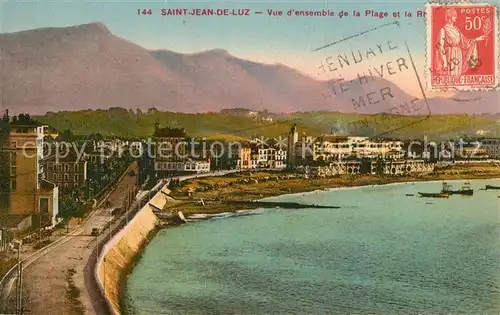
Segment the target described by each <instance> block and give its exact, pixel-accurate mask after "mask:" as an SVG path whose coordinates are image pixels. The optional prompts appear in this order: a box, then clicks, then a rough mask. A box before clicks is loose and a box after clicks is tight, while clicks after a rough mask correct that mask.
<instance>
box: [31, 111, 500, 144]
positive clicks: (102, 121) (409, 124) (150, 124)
mask: <svg viewBox="0 0 500 315" xmlns="http://www.w3.org/2000/svg"><path fill="white" fill-rule="evenodd" d="M36 119H37V120H39V121H41V122H43V123H46V124H49V125H50V126H52V127H54V128H56V129H57V130H59V131H60V132H62V131H63V130H67V129H69V130H71V131H72V132H73V133H74V134H77V135H89V134H92V133H100V134H102V135H104V136H116V137H124V138H147V137H151V136H152V134H153V132H154V125H155V123H156V122H158V123H159V124H160V126H162V127H163V126H170V127H177V128H179V127H182V128H185V129H186V131H187V133H188V135H189V136H194V137H206V138H209V139H224V140H239V139H245V138H248V137H257V136H266V137H277V136H279V135H285V134H287V132H288V131H289V129H290V125H291V124H293V123H297V127H298V131H299V132H300V133H301V134H302V133H303V132H305V133H306V134H308V135H313V136H318V135H320V134H323V133H331V132H340V133H348V134H357V135H368V136H374V135H381V134H382V135H384V136H386V137H396V138H417V137H418V138H421V137H423V136H425V135H427V136H428V137H429V138H432V139H445V138H448V137H452V136H458V135H463V134H468V135H475V134H476V132H477V131H478V130H485V131H488V133H487V134H486V135H487V136H498V129H499V127H498V123H497V122H496V120H495V119H494V118H492V117H480V116H469V115H440V116H431V117H428V118H426V117H419V116H396V115H392V116H387V115H360V114H343V113H336V112H307V113H294V114H290V115H284V116H278V117H275V121H271V122H269V121H262V120H258V119H254V118H248V117H237V116H230V115H226V114H220V113H199V114H186V113H174V112H160V111H157V110H153V109H152V110H149V111H148V112H144V113H143V112H141V111H139V110H138V111H133V110H126V109H123V108H110V109H108V110H83V111H75V112H67V111H65V112H58V113H47V114H46V115H44V116H38V117H36ZM395 129H396V130H395Z"/></svg>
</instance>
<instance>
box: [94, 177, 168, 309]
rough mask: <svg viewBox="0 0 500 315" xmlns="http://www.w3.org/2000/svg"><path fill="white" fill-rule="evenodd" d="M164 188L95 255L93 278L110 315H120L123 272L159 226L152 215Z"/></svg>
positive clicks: (161, 201) (160, 205)
mask: <svg viewBox="0 0 500 315" xmlns="http://www.w3.org/2000/svg"><path fill="white" fill-rule="evenodd" d="M166 186H167V185H165V186H164V187H162V189H160V191H158V193H156V194H155V195H154V197H153V198H151V200H149V201H148V202H147V203H146V205H145V206H144V207H143V208H141V210H139V211H138V212H137V214H136V215H135V216H134V218H133V219H132V220H130V221H129V223H128V224H127V225H126V226H125V227H123V228H122V229H121V230H120V231H119V232H118V233H117V234H115V235H114V236H113V237H112V238H111V239H110V240H109V241H108V242H107V243H106V245H104V247H103V249H102V251H101V254H100V255H99V260H98V263H97V265H96V268H95V273H96V276H95V278H96V281H97V283H98V285H99V287H100V290H101V292H102V295H103V296H104V297H105V298H106V300H107V304H108V306H109V309H110V311H111V312H112V314H121V310H120V294H121V293H122V292H121V289H122V287H123V283H122V282H123V280H124V279H123V278H124V275H125V272H126V271H127V268H128V267H129V266H130V264H131V263H132V262H133V261H134V258H135V257H136V255H137V254H139V253H140V252H141V250H142V248H143V247H144V246H145V244H146V242H147V241H148V237H149V236H150V235H151V233H153V232H154V231H156V229H157V227H158V226H159V224H160V220H159V219H158V217H157V216H156V215H155V214H154V212H153V211H155V210H157V209H155V208H160V209H162V208H163V206H164V205H165V203H166V202H167V199H166V198H165V192H167V191H168V189H167V188H166ZM162 191H163V192H162Z"/></svg>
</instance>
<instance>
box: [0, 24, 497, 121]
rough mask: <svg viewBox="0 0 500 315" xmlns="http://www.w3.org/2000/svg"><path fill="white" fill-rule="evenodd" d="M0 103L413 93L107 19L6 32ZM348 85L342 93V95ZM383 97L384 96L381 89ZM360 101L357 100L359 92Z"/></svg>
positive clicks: (202, 102)
mask: <svg viewBox="0 0 500 315" xmlns="http://www.w3.org/2000/svg"><path fill="white" fill-rule="evenodd" d="M0 53H1V54H0V57H1V59H0V69H1V70H2V71H1V74H0V79H1V81H0V91H1V97H0V102H1V103H0V108H1V109H7V108H8V109H9V110H11V111H12V112H22V111H24V112H29V113H33V114H43V113H45V112H48V111H52V112H54V111H72V110H80V109H99V108H104V109H105V108H110V107H118V106H119V107H123V108H131V109H136V108H139V109H148V108H152V107H155V108H157V109H159V110H163V111H173V112H186V113H196V112H217V111H219V110H221V109H223V108H234V107H238V108H248V109H252V110H264V109H268V110H269V111H271V112H277V113H290V112H306V111H337V112H358V113H365V114H373V113H380V112H386V111H389V109H390V108H393V107H398V106H399V105H400V104H407V103H408V102H409V101H411V100H412V99H414V97H413V96H410V95H408V94H407V93H405V92H404V91H402V90H401V89H399V88H398V87H397V86H396V85H395V84H393V83H392V82H390V81H387V80H385V79H382V78H377V79H375V78H374V80H373V81H372V82H371V83H370V84H366V85H359V84H358V85H355V84H352V86H354V88H353V89H351V91H350V94H349V93H342V94H339V93H337V95H334V94H332V89H331V84H332V82H327V81H320V80H316V79H314V78H311V77H309V76H307V75H305V74H303V73H301V72H299V71H297V70H295V69H292V68H290V67H287V66H284V65H281V64H274V65H270V64H263V63H258V62H253V61H249V60H244V59H240V58H237V57H235V56H232V55H231V54H230V53H229V52H227V51H225V50H219V49H216V50H209V51H203V52H200V53H196V54H182V53H176V52H173V51H169V50H157V51H149V50H147V49H145V48H143V47H141V46H139V45H136V44H134V43H131V42H129V41H127V40H125V39H122V38H120V37H118V36H115V35H113V34H112V33H111V32H110V30H109V29H108V28H107V27H106V26H105V25H103V24H102V23H91V24H84V25H78V26H72V27H62V28H40V29H35V30H28V31H22V32H16V33H5V34H0ZM384 88H386V89H387V88H389V89H390V91H391V94H392V95H393V96H394V97H393V98H391V99H387V100H385V101H383V100H379V102H377V103H376V104H374V105H369V106H368V105H366V104H365V105H366V106H360V107H358V108H356V109H355V108H353V102H352V98H353V97H354V98H356V99H357V98H358V97H359V96H363V97H364V98H365V99H366V95H367V94H368V93H371V92H376V93H380V90H381V89H384ZM344 94H345V95H344ZM499 95H500V94H499V92H458V93H456V94H455V95H453V96H452V97H449V98H444V97H432V98H430V99H428V102H427V104H428V106H427V104H425V103H424V102H423V101H422V100H421V101H419V103H418V106H417V107H418V110H417V111H414V112H412V113H410V112H408V113H405V112H404V111H403V112H401V111H400V113H403V114H428V113H429V110H430V112H431V113H432V114H448V113H468V114H484V113H487V114H495V113H498V112H500V108H499V106H498V103H499V102H498V101H499V99H500V97H499ZM378 98H380V96H378ZM358 102H360V100H359V99H358Z"/></svg>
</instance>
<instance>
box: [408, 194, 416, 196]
mask: <svg viewBox="0 0 500 315" xmlns="http://www.w3.org/2000/svg"><path fill="white" fill-rule="evenodd" d="M406 196H415V194H406Z"/></svg>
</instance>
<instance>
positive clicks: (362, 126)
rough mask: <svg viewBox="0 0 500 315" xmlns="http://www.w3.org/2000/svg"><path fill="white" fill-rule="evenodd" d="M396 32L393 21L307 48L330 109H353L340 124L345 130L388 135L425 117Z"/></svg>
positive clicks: (421, 91)
mask: <svg viewBox="0 0 500 315" xmlns="http://www.w3.org/2000/svg"><path fill="white" fill-rule="evenodd" d="M402 33H403V32H402V31H401V26H400V24H399V22H397V21H395V22H391V23H385V24H381V25H379V26H377V27H374V28H372V29H368V30H366V31H363V32H361V33H358V34H352V35H350V36H347V37H345V38H343V39H339V40H337V41H334V42H332V43H330V44H327V45H323V46H321V47H319V48H316V49H314V50H313V53H314V54H315V56H316V58H318V60H319V62H318V64H319V65H318V69H319V72H320V73H319V74H320V76H321V77H322V78H323V79H324V81H325V83H326V85H327V86H328V90H327V91H326V92H325V93H323V97H325V98H327V99H329V100H330V101H331V104H332V110H334V111H343V112H346V111H347V112H352V113H355V114H356V115H357V119H354V120H351V121H350V122H349V123H348V126H347V128H345V129H347V131H348V133H350V134H357V135H364V136H371V137H377V136H380V137H382V136H388V135H390V136H392V135H391V134H392V133H394V132H396V131H399V130H401V129H404V128H411V127H412V126H413V125H416V124H419V123H421V122H422V121H423V120H426V119H428V118H429V117H430V115H431V111H430V107H429V104H428V102H427V97H426V94H425V88H424V86H423V83H422V81H421V79H420V77H419V75H418V71H417V67H418V66H417V65H416V64H415V61H414V59H413V55H412V53H411V49H410V46H409V45H408V43H407V41H406V40H405V39H404V38H403V37H402V36H401V35H402ZM421 66H422V65H421ZM359 114H361V115H359ZM403 116H404V117H403Z"/></svg>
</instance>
